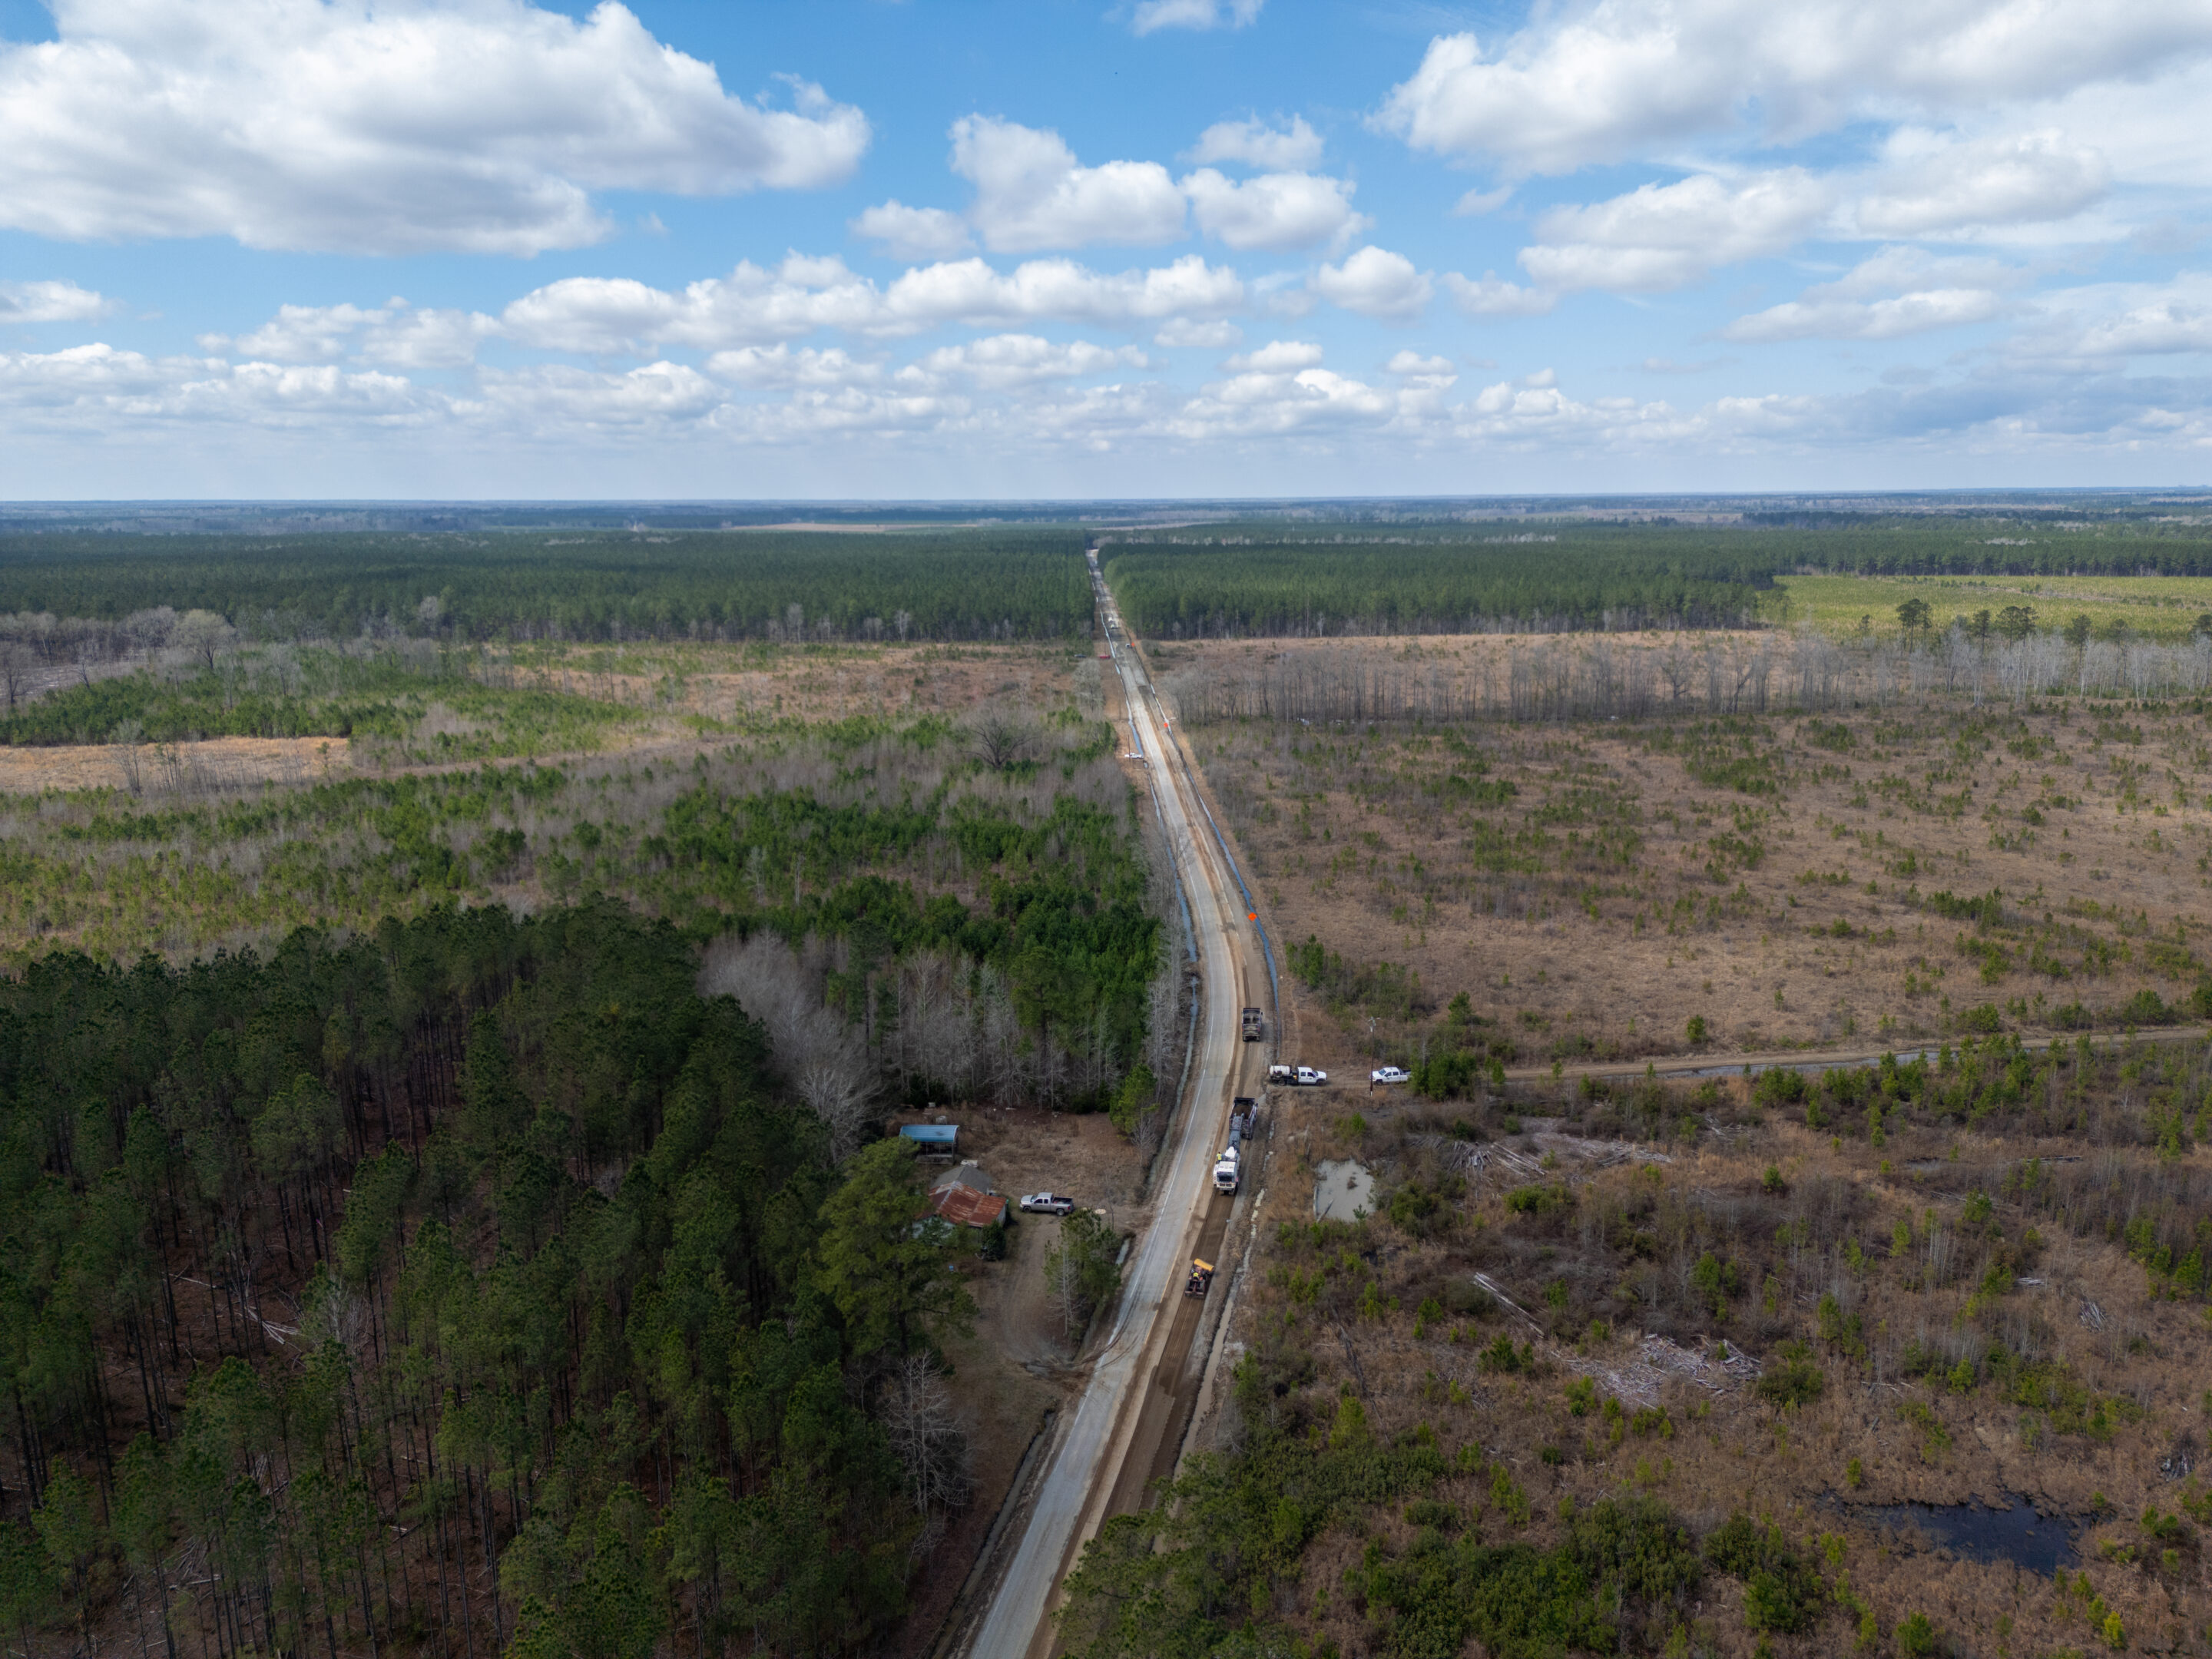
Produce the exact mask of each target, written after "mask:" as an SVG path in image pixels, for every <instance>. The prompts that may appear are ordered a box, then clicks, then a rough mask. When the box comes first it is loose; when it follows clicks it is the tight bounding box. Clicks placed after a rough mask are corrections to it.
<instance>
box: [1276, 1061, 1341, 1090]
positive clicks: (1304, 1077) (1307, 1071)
mask: <svg viewBox="0 0 2212 1659" xmlns="http://www.w3.org/2000/svg"><path fill="white" fill-rule="evenodd" d="M1267 1081H1268V1082H1270V1083H1285V1084H1288V1085H1291V1087H1292V1088H1294V1089H1295V1088H1309V1089H1310V1088H1317V1087H1319V1086H1320V1085H1322V1084H1324V1083H1326V1082H1328V1073H1327V1072H1321V1071H1316V1070H1315V1069H1314V1068H1313V1067H1312V1066H1269V1067H1268V1068H1267Z"/></svg>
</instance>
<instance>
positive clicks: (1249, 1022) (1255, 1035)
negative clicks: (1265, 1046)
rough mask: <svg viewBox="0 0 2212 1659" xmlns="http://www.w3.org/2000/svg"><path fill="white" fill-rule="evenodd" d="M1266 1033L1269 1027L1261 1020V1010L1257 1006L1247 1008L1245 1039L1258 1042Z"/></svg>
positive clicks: (1245, 1012) (1245, 1014) (1245, 1013)
mask: <svg viewBox="0 0 2212 1659" xmlns="http://www.w3.org/2000/svg"><path fill="white" fill-rule="evenodd" d="M1266 1035H1267V1029H1266V1027H1265V1026H1263V1025H1262V1024H1261V1021H1260V1011H1259V1010H1258V1009H1257V1008H1247V1009H1246V1010H1245V1011H1244V1041H1245V1042H1259V1041H1260V1039H1261V1037H1263V1036H1266Z"/></svg>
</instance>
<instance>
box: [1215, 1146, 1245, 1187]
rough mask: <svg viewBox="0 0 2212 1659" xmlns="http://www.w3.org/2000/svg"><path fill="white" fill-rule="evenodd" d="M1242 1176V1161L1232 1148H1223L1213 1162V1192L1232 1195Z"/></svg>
mask: <svg viewBox="0 0 2212 1659" xmlns="http://www.w3.org/2000/svg"><path fill="white" fill-rule="evenodd" d="M1242 1177H1243V1159H1242V1158H1240V1157H1239V1156H1238V1154H1237V1148H1236V1147H1235V1146H1224V1147H1223V1148H1222V1149H1221V1156H1220V1157H1219V1158H1215V1159H1214V1160H1213V1190H1214V1191H1215V1192H1217V1193H1233V1192H1235V1191H1236V1190H1237V1182H1238V1181H1239V1180H1240V1179H1241V1178H1242Z"/></svg>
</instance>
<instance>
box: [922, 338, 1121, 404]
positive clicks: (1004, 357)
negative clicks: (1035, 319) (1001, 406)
mask: <svg viewBox="0 0 2212 1659" xmlns="http://www.w3.org/2000/svg"><path fill="white" fill-rule="evenodd" d="M1145 366H1146V360H1145V354H1144V353H1143V352H1141V351H1139V350H1138V349H1137V348H1136V347H1134V346H1119V347H1114V346H1102V345H1095V344H1093V343H1091V342H1090V341H1088V340H1075V341H1072V342H1069V343H1066V344H1064V345H1063V344H1056V343H1054V342H1053V341H1050V340H1047V339H1044V338H1042V337H1040V336H1038V335H1035V334H994V335H991V336H988V337H986V338H983V339H981V340H970V341H968V342H967V343H964V344H962V345H955V346H941V347H939V349H937V350H935V351H932V352H929V353H927V355H925V356H922V357H921V359H919V360H918V361H917V362H915V364H914V366H913V367H914V369H915V371H918V372H919V373H920V374H922V375H924V376H940V375H959V376H962V377H963V378H965V379H968V380H972V381H974V382H975V385H977V386H981V387H982V388H984V389H985V390H987V391H994V392H996V391H1006V390H1009V389H1011V388H1013V387H1016V386H1033V385H1035V384H1036V383H1037V382H1038V381H1041V380H1074V379H1076V378H1078V377H1079V376H1082V375H1086V374H1111V373H1113V372H1114V371H1115V370H1116V369H1121V368H1144V367H1145Z"/></svg>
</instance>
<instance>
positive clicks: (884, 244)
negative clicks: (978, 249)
mask: <svg viewBox="0 0 2212 1659" xmlns="http://www.w3.org/2000/svg"><path fill="white" fill-rule="evenodd" d="M848 228H850V229H851V231H852V233H853V234H854V235H855V236H858V237H860V238H861V239H862V240H866V241H871V242H874V243H876V244H877V245H878V246H880V247H881V248H882V249H883V251H884V252H886V253H888V254H890V256H891V257H892V258H897V259H944V258H951V256H952V255H953V254H956V253H964V252H967V251H968V250H969V248H970V247H972V246H974V245H975V238H974V237H972V236H970V235H969V234H968V222H967V221H966V220H964V219H963V218H962V217H961V216H959V215H958V214H957V213H953V212H951V211H948V210H946V209H944V208H917V207H908V206H907V204H905V203H903V202H902V201H900V200H899V199H898V198H897V197H892V198H891V199H890V201H888V202H885V203H884V204H881V205H880V206H878V207H872V208H870V209H868V210H866V212H864V213H862V214H861V215H860V216H859V217H858V218H856V219H854V221H853V222H852V223H851V225H850V226H849V227H848Z"/></svg>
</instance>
